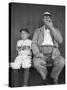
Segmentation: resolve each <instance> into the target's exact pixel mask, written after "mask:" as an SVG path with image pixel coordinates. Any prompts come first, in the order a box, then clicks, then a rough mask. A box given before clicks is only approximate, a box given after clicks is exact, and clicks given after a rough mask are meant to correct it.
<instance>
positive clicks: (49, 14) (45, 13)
mask: <svg viewBox="0 0 67 90" xmlns="http://www.w3.org/2000/svg"><path fill="white" fill-rule="evenodd" d="M43 15H44V16H52V15H51V13H49V12H44V13H43Z"/></svg>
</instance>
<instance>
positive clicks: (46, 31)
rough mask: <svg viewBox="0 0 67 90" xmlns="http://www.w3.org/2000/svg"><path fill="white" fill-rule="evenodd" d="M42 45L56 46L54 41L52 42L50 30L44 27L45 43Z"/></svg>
mask: <svg viewBox="0 0 67 90" xmlns="http://www.w3.org/2000/svg"><path fill="white" fill-rule="evenodd" d="M42 45H51V46H53V45H54V44H53V41H52V37H51V35H50V30H49V29H45V27H44V41H43V43H42Z"/></svg>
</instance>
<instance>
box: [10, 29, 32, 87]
mask: <svg viewBox="0 0 67 90" xmlns="http://www.w3.org/2000/svg"><path fill="white" fill-rule="evenodd" d="M20 34H21V40H18V41H17V46H16V50H17V51H18V56H17V57H16V58H15V60H14V62H13V63H11V65H10V66H11V67H12V68H13V69H20V67H22V68H24V86H27V84H28V78H29V68H30V67H31V42H32V41H31V40H30V39H28V38H29V37H30V34H29V31H28V29H26V28H24V29H21V30H20Z"/></svg>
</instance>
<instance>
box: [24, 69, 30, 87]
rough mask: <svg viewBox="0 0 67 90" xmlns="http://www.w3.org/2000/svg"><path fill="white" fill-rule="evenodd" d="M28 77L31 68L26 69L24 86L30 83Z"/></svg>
mask: <svg viewBox="0 0 67 90" xmlns="http://www.w3.org/2000/svg"><path fill="white" fill-rule="evenodd" d="M28 79H29V68H26V69H24V83H23V85H24V86H27V85H28Z"/></svg>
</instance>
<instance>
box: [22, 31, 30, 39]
mask: <svg viewBox="0 0 67 90" xmlns="http://www.w3.org/2000/svg"><path fill="white" fill-rule="evenodd" d="M28 37H29V34H28V33H27V32H26V31H22V32H21V38H22V39H23V40H26V39H27V38H28Z"/></svg>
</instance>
